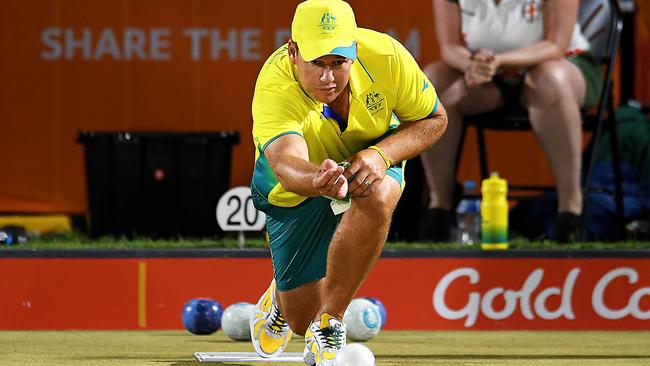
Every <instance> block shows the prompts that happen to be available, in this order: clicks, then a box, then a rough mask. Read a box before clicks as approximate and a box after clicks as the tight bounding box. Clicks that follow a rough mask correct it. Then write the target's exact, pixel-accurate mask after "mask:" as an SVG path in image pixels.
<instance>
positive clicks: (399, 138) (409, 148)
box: [344, 103, 447, 196]
mask: <svg viewBox="0 0 650 366" xmlns="http://www.w3.org/2000/svg"><path fill="white" fill-rule="evenodd" d="M446 129H447V112H446V111H445V108H444V107H443V106H442V104H441V103H439V104H438V108H437V109H436V111H435V112H434V114H433V116H432V117H429V118H425V119H421V120H419V121H412V122H402V123H401V124H400V125H399V126H398V127H397V129H396V131H395V132H394V133H392V134H391V135H390V136H387V137H386V138H385V139H383V140H382V141H381V142H379V143H378V144H377V145H375V146H377V147H378V148H379V149H381V150H382V151H383V152H384V154H385V155H386V157H387V158H388V160H389V161H390V162H391V163H392V164H395V163H398V162H400V161H402V160H407V159H410V158H412V157H414V156H416V155H418V154H420V153H421V152H422V151H424V150H426V149H427V148H429V146H431V145H433V144H434V143H436V141H438V140H439V139H440V137H441V136H442V134H443V133H444V132H445V130H446ZM348 160H349V161H350V163H351V164H350V167H349V168H348V169H347V170H346V171H345V173H344V175H345V177H346V178H348V179H349V178H350V177H352V176H354V178H353V179H352V181H350V187H349V191H350V192H351V193H352V195H359V196H367V195H369V194H370V193H372V191H373V189H374V188H372V187H376V186H379V184H376V185H375V183H379V182H381V180H382V179H383V178H384V176H385V175H386V170H387V167H386V163H385V161H384V158H383V157H382V156H381V154H380V153H379V152H378V151H376V150H372V149H365V150H361V151H359V152H358V153H356V154H354V155H352V157H350V159H348ZM365 182H369V183H371V185H370V186H369V187H366V185H367V184H366V183H365Z"/></svg>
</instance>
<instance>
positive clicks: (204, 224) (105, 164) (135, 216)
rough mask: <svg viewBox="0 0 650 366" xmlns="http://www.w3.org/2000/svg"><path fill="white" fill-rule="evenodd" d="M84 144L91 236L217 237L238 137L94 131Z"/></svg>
mask: <svg viewBox="0 0 650 366" xmlns="http://www.w3.org/2000/svg"><path fill="white" fill-rule="evenodd" d="M77 141H78V142H79V143H82V144H83V145H84V151H85V158H86V186H87V190H88V215H89V216H88V229H89V233H90V236H91V237H95V238H96V237H99V236H104V235H112V236H126V237H133V236H147V237H153V238H173V237H214V236H219V235H220V234H222V232H221V231H220V229H219V226H218V224H217V221H216V218H215V208H216V205H217V201H218V200H219V197H220V196H221V195H222V194H223V193H224V192H225V191H226V190H227V189H228V185H229V180H230V164H231V155H232V146H233V145H235V144H237V143H239V133H238V132H237V131H222V132H88V131H80V132H79V133H78V136H77Z"/></svg>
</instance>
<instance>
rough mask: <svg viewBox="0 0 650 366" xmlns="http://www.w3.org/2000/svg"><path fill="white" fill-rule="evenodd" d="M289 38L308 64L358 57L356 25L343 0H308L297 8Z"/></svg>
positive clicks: (349, 8)
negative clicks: (325, 58)
mask: <svg viewBox="0 0 650 366" xmlns="http://www.w3.org/2000/svg"><path fill="white" fill-rule="evenodd" d="M291 38H292V39H293V41H294V42H296V43H297V44H298V49H299V50H300V54H301V56H302V58H303V59H304V60H305V61H307V62H309V61H313V60H315V59H317V58H319V57H321V56H325V55H339V56H343V57H346V58H349V59H351V60H354V59H356V58H357V22H356V21H355V19H354V12H353V11H352V8H351V7H350V4H348V3H347V2H345V1H342V0H307V1H304V2H302V3H300V4H299V5H298V7H297V8H296V13H295V14H294V16H293V22H292V23H291Z"/></svg>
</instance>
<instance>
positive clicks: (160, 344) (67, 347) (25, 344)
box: [0, 331, 650, 366]
mask: <svg viewBox="0 0 650 366" xmlns="http://www.w3.org/2000/svg"><path fill="white" fill-rule="evenodd" d="M366 345H367V346H368V347H369V348H370V349H372V351H373V352H374V353H375V355H376V357H377V366H388V365H450V366H454V365H519V366H521V365H534V366H542V365H544V366H546V365H563V366H564V365H566V366H572V365H603V366H604V365H607V366H611V365H615V366H625V365H649V364H650V347H648V345H650V332H550V331H546V332H505V331H493V332H478V331H455V332H414V331H410V332H404V331H383V332H382V333H380V334H379V336H378V337H377V338H375V339H373V340H372V341H370V342H368V343H366ZM302 347H303V343H302V339H301V338H295V339H294V340H292V342H291V343H290V344H289V347H288V349H287V350H288V351H290V352H301V351H302ZM237 351H241V352H252V346H251V345H250V344H249V343H247V342H245V343H238V342H234V341H231V340H230V339H228V338H227V337H225V336H224V335H223V333H222V332H218V333H216V334H214V335H210V336H194V335H191V334H190V333H188V332H185V331H0V364H1V365H7V366H8V365H32V366H36V365H71V366H74V365H90V366H95V365H175V366H179V365H195V364H198V362H196V361H194V358H193V354H194V352H237ZM212 364H216V363H212ZM225 365H240V366H242V365H255V364H254V363H237V364H236V363H225ZM258 365H267V366H280V365H287V366H289V365H300V364H296V363H273V362H271V363H259V364H258Z"/></svg>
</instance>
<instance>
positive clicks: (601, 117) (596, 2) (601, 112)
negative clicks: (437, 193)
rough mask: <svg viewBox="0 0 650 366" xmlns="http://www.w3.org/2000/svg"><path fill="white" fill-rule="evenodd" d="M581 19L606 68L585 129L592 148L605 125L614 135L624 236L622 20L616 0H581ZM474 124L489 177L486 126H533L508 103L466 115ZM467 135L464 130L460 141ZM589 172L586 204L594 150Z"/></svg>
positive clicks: (523, 188)
mask: <svg viewBox="0 0 650 366" xmlns="http://www.w3.org/2000/svg"><path fill="white" fill-rule="evenodd" d="M578 19H579V22H580V25H581V28H582V31H583V33H584V34H585V35H586V36H587V38H588V39H589V41H590V43H591V47H592V49H591V52H592V53H593V55H594V57H595V58H596V59H597V61H598V62H599V63H600V65H601V66H602V69H603V90H602V92H601V94H600V97H599V101H598V104H597V108H596V112H595V114H593V113H591V114H588V113H587V112H583V130H589V131H594V134H593V138H592V146H593V147H592V151H593V150H595V145H596V144H598V143H599V141H600V136H601V135H602V133H603V129H604V128H607V130H608V131H609V133H610V134H611V136H612V138H611V139H610V141H611V150H612V165H613V171H614V180H615V192H614V197H615V202H616V217H617V232H618V233H619V237H620V238H623V237H624V236H625V217H624V207H623V190H622V187H621V170H620V157H619V150H618V141H617V136H616V122H615V120H614V102H613V96H612V75H613V72H614V61H615V58H616V53H617V50H618V47H619V43H620V38H621V31H622V29H623V21H622V18H621V13H620V10H619V8H618V3H617V1H616V0H582V1H581V3H580V8H579V12H578ZM468 125H472V126H474V127H475V129H476V137H477V144H478V153H479V163H480V170H481V172H480V173H481V177H482V179H484V178H487V177H488V173H489V169H488V157H487V148H486V141H485V130H486V129H492V130H502V131H507V130H530V129H531V125H530V121H529V119H528V114H527V112H526V111H525V110H523V109H513V108H508V107H507V106H506V107H504V108H503V109H501V110H498V111H494V112H489V113H484V114H480V115H476V116H471V117H465V119H464V126H465V128H464V129H466V127H467V126H468ZM464 139H465V131H463V137H462V138H461V141H464ZM462 145H463V143H461V144H459V148H458V151H457V154H456V170H458V165H459V162H460V154H461V152H462V148H463V146H462ZM591 155H592V156H591V158H590V159H589V163H588V166H587V170H586V174H585V175H584V178H583V186H582V191H583V197H584V199H583V208H584V205H585V203H586V202H587V195H588V194H589V187H590V185H589V184H590V181H591V172H592V167H593V164H594V156H593V155H594V154H591ZM552 188H554V187H550V186H542V185H527V186H517V185H512V186H511V187H510V189H511V190H512V191H531V190H532V191H543V190H548V189H552ZM527 197H530V196H521V195H519V196H517V195H514V194H510V195H509V198H512V199H526V198H527Z"/></svg>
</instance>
